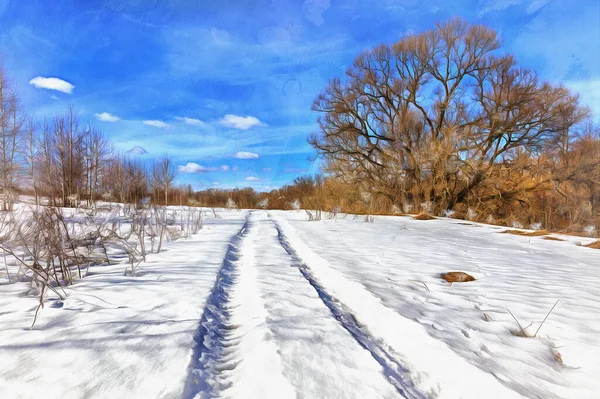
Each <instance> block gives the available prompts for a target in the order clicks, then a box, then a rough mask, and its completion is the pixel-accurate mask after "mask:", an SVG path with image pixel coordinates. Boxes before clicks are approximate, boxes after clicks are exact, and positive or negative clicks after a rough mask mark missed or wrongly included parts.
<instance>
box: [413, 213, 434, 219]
mask: <svg viewBox="0 0 600 399" xmlns="http://www.w3.org/2000/svg"><path fill="white" fill-rule="evenodd" d="M413 219H416V220H433V219H436V217H435V216H433V215H430V214H428V213H425V212H423V213H419V214H418V215H415V216H413Z"/></svg>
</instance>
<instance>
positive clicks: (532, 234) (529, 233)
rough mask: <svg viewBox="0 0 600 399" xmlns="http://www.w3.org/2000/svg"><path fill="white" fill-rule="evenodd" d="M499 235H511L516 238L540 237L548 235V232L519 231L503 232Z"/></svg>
mask: <svg viewBox="0 0 600 399" xmlns="http://www.w3.org/2000/svg"><path fill="white" fill-rule="evenodd" d="M500 234H513V235H516V236H524V237H540V236H545V235H548V234H550V232H549V231H548V230H536V231H521V230H504V231H501V232H500Z"/></svg>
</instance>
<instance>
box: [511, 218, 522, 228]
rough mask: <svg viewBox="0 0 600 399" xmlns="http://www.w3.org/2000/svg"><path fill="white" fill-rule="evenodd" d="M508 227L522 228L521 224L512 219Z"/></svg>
mask: <svg viewBox="0 0 600 399" xmlns="http://www.w3.org/2000/svg"><path fill="white" fill-rule="evenodd" d="M510 227H512V228H513V229H522V228H523V225H522V224H521V223H519V222H517V221H514V220H513V221H512V222H510Z"/></svg>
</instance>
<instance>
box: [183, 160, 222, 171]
mask: <svg viewBox="0 0 600 399" xmlns="http://www.w3.org/2000/svg"><path fill="white" fill-rule="evenodd" d="M177 170H178V171H179V172H181V173H204V172H212V171H215V170H216V168H207V167H206V166H202V165H199V164H197V163H195V162H188V163H187V164H186V165H185V166H184V165H179V166H178V167H177Z"/></svg>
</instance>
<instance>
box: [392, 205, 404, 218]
mask: <svg viewBox="0 0 600 399" xmlns="http://www.w3.org/2000/svg"><path fill="white" fill-rule="evenodd" d="M399 213H402V211H401V210H400V207H399V206H398V205H396V204H394V205H392V214H393V215H397V214H399Z"/></svg>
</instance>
